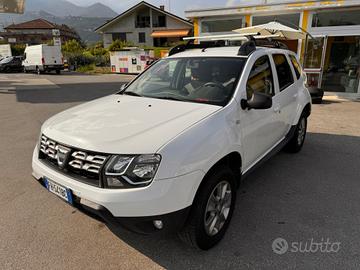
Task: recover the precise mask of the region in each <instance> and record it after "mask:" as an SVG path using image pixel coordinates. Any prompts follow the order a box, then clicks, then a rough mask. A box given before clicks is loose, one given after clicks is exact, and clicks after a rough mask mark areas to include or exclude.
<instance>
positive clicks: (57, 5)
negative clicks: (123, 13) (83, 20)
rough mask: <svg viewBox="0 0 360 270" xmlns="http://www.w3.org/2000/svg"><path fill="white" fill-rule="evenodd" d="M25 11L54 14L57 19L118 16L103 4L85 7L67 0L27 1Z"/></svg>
mask: <svg viewBox="0 0 360 270" xmlns="http://www.w3.org/2000/svg"><path fill="white" fill-rule="evenodd" d="M25 11H26V12H34V11H45V12H47V13H50V14H54V15H55V16H57V17H66V16H79V17H97V18H112V17H115V16H116V15H117V13H116V12H115V11H113V10H112V9H111V8H109V7H108V6H105V5H103V4H101V3H95V4H93V5H91V6H88V7H83V6H78V5H75V4H73V3H71V2H69V1H66V0H56V1H53V0H51V1H49V0H27V1H26V6H25Z"/></svg>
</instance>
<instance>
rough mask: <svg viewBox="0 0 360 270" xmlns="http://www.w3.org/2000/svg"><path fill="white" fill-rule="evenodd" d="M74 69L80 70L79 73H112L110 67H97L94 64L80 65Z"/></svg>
mask: <svg viewBox="0 0 360 270" xmlns="http://www.w3.org/2000/svg"><path fill="white" fill-rule="evenodd" d="M76 71H77V72H80V73H87V74H110V73H112V72H111V68H110V67H97V66H95V65H94V64H92V65H86V66H80V67H78V68H77V70H76Z"/></svg>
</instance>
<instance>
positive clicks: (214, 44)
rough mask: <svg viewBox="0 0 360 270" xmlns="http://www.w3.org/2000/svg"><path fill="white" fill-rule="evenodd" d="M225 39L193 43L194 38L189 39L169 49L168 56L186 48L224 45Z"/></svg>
mask: <svg viewBox="0 0 360 270" xmlns="http://www.w3.org/2000/svg"><path fill="white" fill-rule="evenodd" d="M224 46H225V41H223V40H221V41H220V40H219V41H214V42H207V43H200V44H194V40H189V41H188V42H187V43H186V44H180V45H177V46H175V47H173V48H171V49H170V51H169V56H171V55H174V54H177V53H180V52H184V51H186V50H190V49H207V48H218V47H224Z"/></svg>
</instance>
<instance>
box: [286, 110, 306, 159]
mask: <svg viewBox="0 0 360 270" xmlns="http://www.w3.org/2000/svg"><path fill="white" fill-rule="evenodd" d="M306 130H307V117H306V116H305V114H304V113H302V115H301V116H300V119H299V122H298V124H297V125H296V130H295V132H294V135H293V137H292V138H291V139H290V141H289V142H288V143H287V145H286V146H285V148H284V150H285V151H286V152H288V153H298V152H300V150H301V149H302V147H303V145H304V142H305V137H306Z"/></svg>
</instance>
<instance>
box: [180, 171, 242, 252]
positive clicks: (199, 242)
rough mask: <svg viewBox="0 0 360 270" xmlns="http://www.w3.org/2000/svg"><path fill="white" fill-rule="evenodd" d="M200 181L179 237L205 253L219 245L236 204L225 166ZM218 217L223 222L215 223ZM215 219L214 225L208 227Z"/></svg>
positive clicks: (233, 181) (233, 184) (232, 178)
mask: <svg viewBox="0 0 360 270" xmlns="http://www.w3.org/2000/svg"><path fill="white" fill-rule="evenodd" d="M203 181H205V182H203V183H204V184H202V185H201V186H200V188H199V191H198V193H197V195H196V197H195V200H194V203H193V205H192V208H191V210H190V214H189V217H188V219H187V221H186V223H185V226H184V228H183V229H182V230H181V231H180V232H179V237H180V239H181V240H182V241H184V242H185V243H187V244H189V245H190V246H192V247H194V248H197V249H202V250H208V249H210V248H212V247H213V246H215V245H216V244H217V243H219V242H220V240H221V239H222V238H223V237H224V234H225V232H226V230H227V228H228V226H229V224H230V221H231V218H232V214H233V211H234V207H235V201H236V178H235V175H234V173H233V172H232V171H231V170H230V169H229V168H228V167H226V166H221V167H218V168H216V169H214V170H213V171H212V173H210V175H208V176H207V177H206V178H205V179H204V180H203ZM220 190H223V191H225V190H226V194H225V196H221V197H224V200H223V201H222V202H221V199H220V200H219V198H221V197H220V196H219V197H218V196H217V195H218V194H219V193H218V192H219V191H220ZM229 192H230V193H229ZM229 194H230V197H229ZM211 198H212V199H213V200H211ZM225 198H226V199H225ZM216 203H217V204H218V205H217V206H216ZM212 204H213V205H212ZM217 207H218V208H217ZM220 208H222V210H221V211H220ZM226 213H227V214H226ZM220 216H222V218H225V220H224V221H222V222H218V220H219V219H218V218H217V217H220ZM225 216H226V217H225ZM215 218H217V219H216V221H215V223H214V224H215V226H211V224H212V222H211V221H214V220H215ZM212 227H213V229H211V228H212ZM216 227H217V228H218V230H217V229H216Z"/></svg>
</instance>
